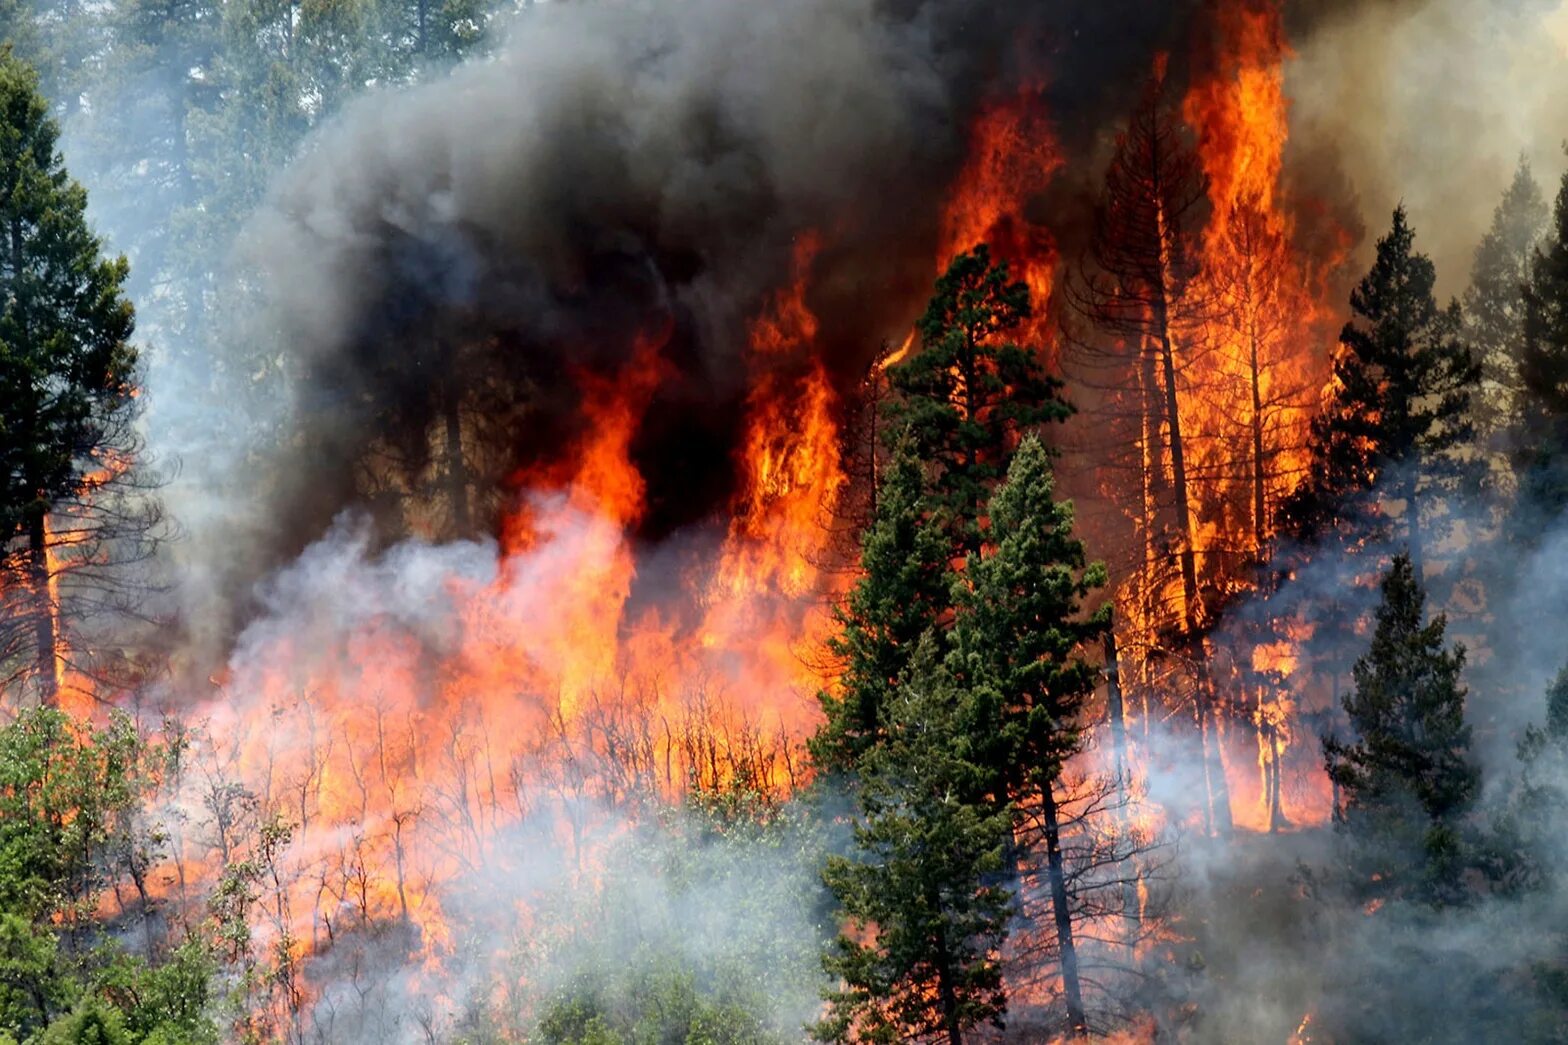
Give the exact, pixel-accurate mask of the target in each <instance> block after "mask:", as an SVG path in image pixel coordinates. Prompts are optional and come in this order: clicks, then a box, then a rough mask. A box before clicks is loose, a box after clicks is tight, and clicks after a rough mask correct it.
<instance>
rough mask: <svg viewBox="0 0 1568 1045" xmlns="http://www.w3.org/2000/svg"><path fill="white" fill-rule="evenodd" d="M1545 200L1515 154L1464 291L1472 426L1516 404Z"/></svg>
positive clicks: (1506, 420) (1498, 419)
mask: <svg viewBox="0 0 1568 1045" xmlns="http://www.w3.org/2000/svg"><path fill="white" fill-rule="evenodd" d="M1546 219H1547V209H1546V200H1545V198H1544V197H1543V196H1542V195H1541V187H1540V185H1539V184H1537V182H1536V180H1535V176H1534V175H1533V174H1531V172H1530V164H1529V162H1528V161H1526V160H1524V159H1522V158H1521V159H1520V161H1519V166H1518V167H1517V168H1516V169H1515V170H1514V178H1513V181H1512V182H1511V183H1510V184H1509V186H1508V190H1507V191H1506V192H1504V193H1503V198H1502V200H1501V201H1500V202H1499V203H1498V204H1497V209H1496V210H1494V211H1493V212H1492V224H1491V227H1490V228H1489V229H1488V230H1487V232H1486V235H1485V236H1483V237H1482V239H1481V243H1480V245H1479V246H1477V247H1476V250H1475V260H1474V262H1473V263H1472V265H1471V268H1470V287H1469V289H1468V290H1466V291H1465V296H1464V310H1465V337H1466V338H1467V339H1468V340H1469V342H1470V345H1471V347H1472V348H1473V349H1474V351H1475V352H1476V354H1477V355H1478V356H1479V357H1480V360H1481V386H1480V388H1479V389H1478V390H1477V394H1476V397H1475V408H1476V419H1477V426H1478V428H1479V429H1480V430H1481V431H1482V432H1486V433H1493V432H1496V431H1498V430H1499V429H1501V428H1503V427H1505V426H1507V425H1509V424H1510V423H1511V422H1512V420H1513V417H1514V414H1515V411H1516V410H1517V409H1518V398H1519V394H1520V378H1519V361H1520V358H1521V357H1522V355H1523V349H1524V288H1525V282H1526V281H1527V280H1528V279H1529V276H1530V259H1531V258H1532V257H1533V256H1534V253H1535V246H1536V243H1537V242H1538V241H1539V240H1540V237H1541V233H1542V232H1543V231H1544V230H1545V228H1546Z"/></svg>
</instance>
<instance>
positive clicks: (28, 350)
mask: <svg viewBox="0 0 1568 1045" xmlns="http://www.w3.org/2000/svg"><path fill="white" fill-rule="evenodd" d="M48 111H49V110H48V103H47V102H46V100H45V99H44V98H43V96H42V95H41V94H40V93H39V91H38V87H37V79H36V77H35V75H34V74H33V73H32V72H31V71H30V70H29V69H28V68H27V67H26V66H25V65H23V64H22V63H21V62H19V61H17V60H15V59H14V58H11V57H9V56H7V57H5V58H4V59H3V61H0V226H3V233H0V235H3V236H4V244H3V247H4V249H3V251H0V253H3V258H0V283H3V306H0V343H3V344H4V346H5V351H4V353H3V354H0V428H3V430H4V433H5V438H4V446H3V449H0V455H3V457H4V462H3V464H4V467H3V468H0V473H3V474H4V476H5V480H6V481H5V487H4V489H3V491H0V525H3V526H4V528H5V533H6V536H7V538H8V544H9V545H11V546H12V547H18V546H19V549H18V551H16V552H15V553H14V554H12V555H10V556H8V557H7V563H6V566H7V571H6V572H7V575H8V576H7V581H8V585H7V586H8V587H10V588H11V589H12V591H13V592H25V595H24V596H23V601H24V602H25V604H26V605H27V611H26V614H25V618H19V617H12V618H11V619H12V620H13V621H14V620H18V619H26V620H27V621H29V622H30V631H31V635H30V636H27V637H25V638H24V637H23V636H22V635H19V634H17V633H16V632H14V631H12V632H11V634H9V635H7V636H6V638H7V640H8V641H7V643H6V650H5V652H6V653H7V654H8V655H9V656H10V657H11V658H18V657H23V658H26V659H28V660H30V662H31V667H32V677H33V680H34V685H35V689H36V692H37V694H38V697H39V699H40V700H41V701H42V702H43V703H45V704H52V703H54V702H55V701H56V699H57V697H58V694H59V690H60V687H61V683H62V676H63V671H64V660H63V657H62V654H61V650H60V646H61V643H62V642H63V641H64V636H63V635H62V625H61V620H60V607H59V589H58V583H59V567H58V566H57V565H56V563H55V562H54V561H53V560H52V555H53V552H54V550H55V548H56V547H57V544H58V542H57V541H56V540H54V539H53V538H52V537H51V533H50V517H51V513H52V512H53V511H54V510H55V509H56V508H57V507H58V506H60V505H61V504H63V503H66V502H80V501H82V500H83V499H84V497H85V496H86V495H87V493H88V492H89V491H90V490H91V489H92V488H93V487H94V486H97V485H102V483H103V481H104V479H103V478H102V477H101V476H99V475H98V472H99V470H100V469H103V468H104V467H106V464H105V461H106V460H109V459H110V458H112V456H113V453H114V451H115V449H116V448H115V447H114V446H112V445H111V440H112V439H113V437H114V436H116V435H123V434H124V429H123V425H124V423H125V419H126V416H127V414H128V412H129V411H130V409H131V407H132V398H133V388H132V378H133V373H134V368H135V366H136V352H135V351H134V349H132V348H131V346H130V344H129V338H130V335H131V330H132V327H133V323H134V320H133V314H132V310H131V305H130V302H129V301H127V300H126V299H125V298H124V296H123V295H122V293H121V287H122V285H123V284H124V282H125V279H126V274H127V271H128V266H127V264H126V261H125V259H124V258H123V257H122V258H118V259H114V260H107V259H105V258H103V257H102V256H101V250H102V244H101V243H100V242H99V240H98V239H97V237H95V236H94V235H93V234H92V232H91V231H90V230H89V229H88V227H87V221H86V217H85V211H86V207H87V195H86V193H85V192H84V191H83V190H82V188H81V186H80V185H77V184H76V183H75V182H73V181H71V180H70V177H69V175H68V174H67V173H66V171H65V167H64V166H63V164H62V163H61V160H60V157H59V154H58V152H57V151H56V141H57V138H58V134H59V132H58V129H57V128H56V126H55V123H54V121H53V120H51V119H50V118H49V115H48ZM107 467H109V468H110V469H113V468H114V464H113V461H112V460H109V463H108V464H107ZM13 605H14V604H13ZM7 630H8V631H11V629H7ZM29 640H30V641H29ZM24 651H25V652H24ZM12 662H13V663H15V662H16V661H15V660H14V659H13V661H12Z"/></svg>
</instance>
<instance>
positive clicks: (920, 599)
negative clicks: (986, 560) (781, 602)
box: [811, 444, 952, 772]
mask: <svg viewBox="0 0 1568 1045" xmlns="http://www.w3.org/2000/svg"><path fill="white" fill-rule="evenodd" d="M924 486H925V476H924V472H923V470H922V469H921V467H920V462H919V461H918V460H916V458H915V457H914V451H913V449H912V448H911V447H910V446H909V445H907V444H905V445H904V446H903V447H902V448H901V449H900V450H899V452H898V454H897V456H896V457H895V458H894V460H893V462H892V464H891V465H890V466H889V469H888V473H887V475H886V476H884V477H883V479H882V486H881V489H880V494H879V497H878V500H877V506H876V517H875V519H874V520H873V521H872V524H871V526H870V528H869V529H867V531H866V533H865V536H864V538H863V540H862V544H861V559H860V569H861V578H860V580H859V582H858V583H856V585H855V587H854V588H853V589H852V590H851V591H850V593H849V595H848V597H847V598H846V599H845V600H844V602H843V604H842V605H840V606H839V607H837V608H836V609H835V611H834V616H835V619H836V620H837V622H838V625H839V629H840V630H839V633H838V634H836V635H835V636H834V637H833V638H832V639H830V640H829V643H828V647H829V649H830V651H831V652H832V653H833V654H834V655H835V656H837V657H838V658H840V659H841V661H842V662H843V668H842V671H841V673H840V675H839V679H838V688H837V689H836V690H835V691H824V692H823V693H822V694H820V696H819V699H820V701H821V703H822V710H823V713H824V715H825V717H826V721H825V722H824V723H823V725H822V727H821V729H819V730H818V732H817V734H816V736H815V737H813V738H812V740H811V752H812V757H813V758H814V759H815V760H816V763H817V765H818V766H819V767H822V768H825V769H828V770H832V771H837V772H849V771H851V770H853V768H854V767H855V765H856V763H857V761H858V760H859V758H860V757H861V755H863V754H864V753H865V752H866V750H867V749H868V748H869V747H870V746H871V745H872V744H873V743H875V742H876V741H877V740H878V738H880V737H881V735H882V732H883V723H882V715H883V711H884V708H885V707H886V706H887V704H888V702H889V700H891V698H892V696H893V694H894V693H895V691H896V690H897V687H898V684H899V683H898V680H899V679H900V677H902V676H903V674H904V672H905V671H906V670H907V669H908V667H909V663H910V658H911V657H912V656H913V655H914V651H915V647H916V644H917V643H918V641H919V640H920V638H921V636H922V635H926V634H927V633H928V632H930V631H931V630H932V628H933V627H934V626H935V625H936V624H937V623H938V621H939V620H940V619H941V618H942V617H943V616H944V615H945V614H947V613H948V612H949V611H950V607H951V604H952V574H951V570H950V568H949V566H948V555H949V547H948V543H947V538H946V537H945V536H944V534H943V531H942V528H941V526H940V523H939V522H937V521H935V520H934V519H933V518H932V516H931V515H930V513H929V510H928V506H927V502H926V498H925V495H924ZM931 641H933V642H936V641H939V638H938V637H936V636H933V637H932V638H931Z"/></svg>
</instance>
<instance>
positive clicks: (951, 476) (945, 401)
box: [887, 243, 1071, 555]
mask: <svg viewBox="0 0 1568 1045" xmlns="http://www.w3.org/2000/svg"><path fill="white" fill-rule="evenodd" d="M1031 308H1032V305H1031V304H1030V301H1029V287H1028V286H1027V285H1026V284H1024V283H1023V282H1014V281H1012V280H1011V279H1010V278H1009V275H1008V271H1007V263H1006V262H1003V261H998V262H995V263H993V262H992V261H991V252H990V250H989V248H987V247H986V245H985V244H983V243H982V244H980V245H979V246H977V247H975V248H974V249H973V250H972V251H970V252H969V253H967V254H960V255H959V256H958V257H956V258H954V259H953V261H952V263H951V264H949V265H948V268H947V271H946V272H945V273H943V275H942V276H941V278H940V279H938V280H937V282H936V292H935V293H934V295H933V296H932V298H931V302H930V304H929V305H928V306H927V307H926V311H925V314H924V315H922V316H921V317H920V321H919V323H918V324H917V326H918V330H919V333H920V350H919V351H918V352H915V353H913V354H912V355H910V356H909V358H907V359H905V360H903V361H901V362H899V363H897V364H895V365H893V366H891V367H889V368H888V371H887V375H888V380H889V382H890V383H891V385H892V387H893V391H894V392H895V393H896V395H895V398H894V399H893V400H892V401H891V402H890V403H889V404H888V413H889V415H890V417H891V419H892V421H893V427H894V430H896V431H907V432H908V436H909V438H910V439H911V440H912V445H913V449H914V451H915V452H916V454H917V455H918V456H919V458H920V460H922V461H924V462H926V463H927V464H928V465H930V466H931V467H932V468H933V476H932V479H931V496H932V499H933V502H934V504H935V506H936V507H937V508H938V509H940V510H941V511H942V512H943V513H944V515H945V518H946V520H947V525H948V527H949V529H950V532H951V534H952V540H953V544H954V554H955V555H961V554H963V553H965V552H973V551H976V550H978V549H979V547H980V534H981V526H982V524H981V516H982V514H983V510H984V508H985V502H986V499H987V498H988V497H989V496H990V494H991V490H992V489H993V488H994V487H995V485H996V483H997V482H998V481H1000V480H1001V478H1002V476H1003V475H1004V474H1005V473H1006V471H1007V458H1008V455H1009V454H1010V453H1011V451H1012V448H1013V446H1014V445H1015V444H1016V442H1017V440H1018V438H1019V437H1020V436H1021V435H1022V434H1023V433H1024V432H1027V431H1030V430H1031V429H1034V428H1037V427H1038V426H1040V425H1042V424H1044V423H1046V422H1048V421H1059V420H1063V419H1065V418H1066V417H1067V416H1068V414H1069V413H1070V412H1071V411H1070V408H1069V407H1068V405H1067V404H1066V403H1065V402H1064V401H1063V400H1062V399H1061V397H1060V389H1061V382H1059V381H1058V380H1056V379H1055V378H1053V377H1051V376H1049V375H1048V374H1047V373H1046V372H1045V367H1044V364H1043V362H1042V360H1041V358H1040V347H1039V346H1037V345H1019V344H1017V343H1015V342H1013V341H1011V340H1009V337H1010V336H1011V335H1012V334H1013V332H1014V331H1016V330H1017V329H1018V327H1019V325H1020V324H1021V323H1022V322H1023V321H1024V320H1026V319H1028V318H1029V315H1030V312H1031Z"/></svg>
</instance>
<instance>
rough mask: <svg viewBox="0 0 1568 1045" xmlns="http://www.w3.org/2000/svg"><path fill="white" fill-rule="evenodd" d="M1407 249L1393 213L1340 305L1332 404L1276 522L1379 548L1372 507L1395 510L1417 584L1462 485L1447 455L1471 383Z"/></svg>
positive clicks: (1465, 432) (1383, 526)
mask: <svg viewBox="0 0 1568 1045" xmlns="http://www.w3.org/2000/svg"><path fill="white" fill-rule="evenodd" d="M1414 242H1415V233H1414V232H1413V231H1412V229H1411V228H1410V225H1409V223H1408V222H1407V221H1406V219H1405V211H1404V208H1403V207H1400V208H1398V209H1396V210H1395V211H1394V220H1393V227H1392V228H1391V229H1390V231H1389V233H1388V234H1387V235H1386V236H1384V237H1383V238H1382V239H1380V240H1378V244H1377V260H1376V261H1375V262H1374V263H1373V266H1372V270H1371V271H1370V272H1368V273H1367V275H1366V276H1365V278H1363V279H1362V280H1361V282H1360V284H1358V285H1357V287H1356V289H1355V290H1354V291H1353V292H1352V293H1351V296H1350V306H1351V311H1352V313H1353V314H1354V318H1353V319H1352V320H1351V321H1350V322H1349V323H1347V324H1345V328H1344V331H1343V332H1342V333H1341V334H1340V338H1339V340H1340V349H1341V351H1340V353H1339V355H1338V357H1337V358H1336V359H1335V361H1334V378H1335V382H1334V396H1333V400H1332V402H1330V403H1329V404H1328V406H1327V407H1326V408H1325V410H1324V411H1323V413H1322V414H1321V415H1320V416H1319V417H1317V418H1316V419H1315V420H1314V421H1313V424H1312V438H1311V447H1312V451H1313V459H1314V464H1313V468H1312V472H1311V475H1310V477H1309V479H1308V480H1307V481H1306V482H1304V483H1303V484H1302V485H1301V486H1300V487H1299V488H1298V489H1297V490H1296V492H1295V493H1294V494H1292V495H1291V497H1289V498H1288V499H1287V500H1286V502H1285V504H1284V505H1283V506H1282V511H1281V516H1282V518H1281V522H1282V529H1283V530H1284V531H1285V532H1286V533H1288V534H1289V535H1291V536H1292V537H1294V538H1296V539H1297V540H1298V541H1302V542H1305V543H1309V544H1311V543H1318V542H1323V541H1332V540H1339V541H1343V542H1351V541H1357V540H1362V539H1367V538H1382V539H1391V538H1393V537H1395V536H1396V532H1395V531H1394V529H1393V528H1392V527H1391V526H1390V525H1389V520H1388V518H1387V517H1386V516H1385V515H1384V513H1383V512H1382V510H1381V505H1380V503H1379V501H1378V499H1377V498H1378V497H1384V498H1395V499H1398V500H1401V501H1402V502H1403V507H1402V509H1401V510H1400V515H1399V526H1398V530H1397V536H1398V537H1399V538H1401V539H1402V541H1403V542H1404V543H1405V544H1406V545H1407V546H1408V548H1409V552H1410V558H1411V561H1412V562H1413V563H1414V564H1415V569H1416V571H1417V573H1418V574H1421V573H1422V570H1423V562H1424V549H1425V546H1426V544H1427V543H1428V541H1429V540H1430V539H1432V538H1433V537H1434V536H1438V535H1440V534H1441V532H1442V512H1441V506H1442V499H1443V498H1444V497H1445V496H1446V495H1449V494H1452V493H1454V492H1456V491H1457V490H1458V489H1459V488H1460V486H1461V484H1462V482H1463V481H1464V480H1465V479H1467V478H1469V477H1471V476H1473V465H1472V463H1471V462H1469V461H1467V460H1466V459H1465V458H1464V457H1463V455H1462V454H1461V453H1459V452H1457V451H1460V450H1461V448H1462V447H1464V446H1465V445H1466V444H1467V443H1468V442H1469V441H1470V440H1471V438H1472V436H1473V434H1474V423H1473V420H1472V419H1471V417H1470V416H1469V409H1470V399H1471V395H1472V394H1473V392H1474V390H1475V389H1476V387H1477V385H1478V384H1479V381H1480V376H1481V371H1480V366H1479V364H1477V363H1476V361H1475V359H1474V357H1473V355H1472V354H1471V352H1470V350H1469V348H1468V347H1467V346H1465V345H1464V344H1463V342H1462V341H1461V340H1460V338H1459V333H1460V325H1461V317H1460V310H1459V306H1458V304H1457V303H1455V304H1451V305H1450V306H1449V307H1448V308H1439V307H1438V304H1437V301H1436V299H1435V298H1434V297H1433V294H1432V290H1433V285H1434V283H1435V281H1436V270H1435V269H1434V267H1433V265H1432V262H1431V259H1429V258H1428V257H1427V256H1426V255H1424V254H1420V253H1418V252H1416V251H1415V249H1414ZM1380 484H1381V488H1380V489H1378V490H1376V492H1375V493H1374V487H1377V486H1379V485H1380Z"/></svg>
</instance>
